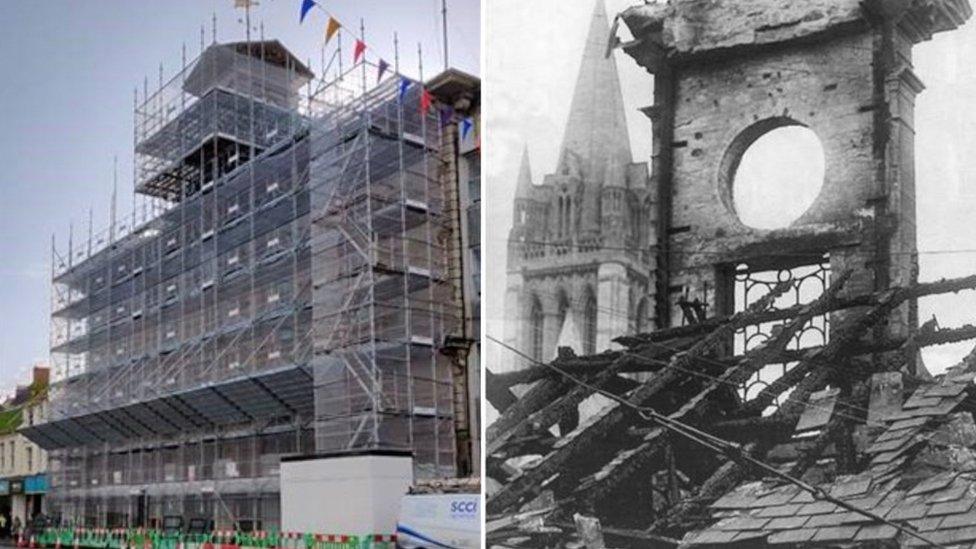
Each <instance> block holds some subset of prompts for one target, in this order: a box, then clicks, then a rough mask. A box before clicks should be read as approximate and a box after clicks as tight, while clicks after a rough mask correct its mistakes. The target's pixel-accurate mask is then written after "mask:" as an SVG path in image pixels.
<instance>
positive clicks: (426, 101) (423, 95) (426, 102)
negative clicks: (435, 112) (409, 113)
mask: <svg viewBox="0 0 976 549" xmlns="http://www.w3.org/2000/svg"><path fill="white" fill-rule="evenodd" d="M433 102H434V97H433V96H432V95H430V92H429V91H427V88H424V89H423V90H422V91H421V92H420V112H422V113H423V114H424V116H427V113H428V112H429V111H430V105H431V103H433Z"/></svg>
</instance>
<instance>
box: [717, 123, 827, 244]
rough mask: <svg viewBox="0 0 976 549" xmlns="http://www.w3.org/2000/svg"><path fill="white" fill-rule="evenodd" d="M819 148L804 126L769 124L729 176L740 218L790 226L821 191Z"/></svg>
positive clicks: (760, 225)
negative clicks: (770, 126)
mask: <svg viewBox="0 0 976 549" xmlns="http://www.w3.org/2000/svg"><path fill="white" fill-rule="evenodd" d="M823 180H824V150H823V145H821V143H820V138H818V137H817V134H815V133H813V131H812V130H810V129H809V128H807V127H805V126H798V125H790V126H780V127H777V128H774V129H772V130H770V131H768V132H766V133H764V134H762V135H761V136H759V138H757V139H756V140H755V141H753V142H752V144H750V145H749V147H748V148H747V149H746V150H745V152H743V153H742V156H741V157H740V158H739V162H738V165H737V166H736V168H735V174H734V175H733V177H732V201H733V204H734V206H735V211H736V214H738V216H739V220H740V221H742V222H743V223H745V224H746V225H748V226H750V227H753V228H756V229H780V228H783V227H787V226H789V225H790V224H791V223H792V222H794V221H796V219H797V218H799V217H800V216H801V215H803V213H804V212H806V211H807V210H808V209H809V208H810V206H811V205H813V202H814V200H816V199H817V196H818V195H819V194H820V188H821V187H822V186H823Z"/></svg>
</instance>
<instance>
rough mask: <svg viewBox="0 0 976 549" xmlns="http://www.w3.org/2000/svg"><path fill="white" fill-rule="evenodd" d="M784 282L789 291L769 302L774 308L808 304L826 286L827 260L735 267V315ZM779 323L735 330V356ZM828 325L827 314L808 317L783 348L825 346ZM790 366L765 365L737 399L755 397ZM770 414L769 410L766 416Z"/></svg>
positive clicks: (759, 342) (765, 337)
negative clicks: (780, 266) (766, 268)
mask: <svg viewBox="0 0 976 549" xmlns="http://www.w3.org/2000/svg"><path fill="white" fill-rule="evenodd" d="M787 280H789V281H790V282H791V288H790V290H789V291H787V292H786V293H784V294H783V295H782V296H780V297H779V298H778V299H777V300H776V301H775V302H774V303H773V308H774V309H785V308H788V307H791V306H793V305H798V304H802V303H809V302H811V301H813V300H815V299H816V298H817V297H819V296H820V294H822V293H823V292H824V290H826V288H827V287H828V286H829V285H830V260H829V259H828V258H827V257H824V259H823V260H822V261H821V262H820V263H816V264H812V265H801V266H797V267H792V268H783V269H779V270H770V271H751V270H750V269H749V267H748V266H747V265H740V266H738V267H737V268H736V273H735V310H736V312H738V311H742V310H744V309H745V308H746V307H748V306H749V305H751V304H752V303H754V302H755V301H756V300H758V299H759V298H761V297H762V296H763V295H766V294H767V293H769V291H770V290H772V289H773V287H774V286H776V284H778V283H779V282H781V281H787ZM782 324H783V321H778V322H767V323H764V324H759V325H752V326H747V327H745V328H742V329H739V330H738V331H736V333H735V340H734V349H733V350H734V352H735V354H736V355H742V354H743V353H745V352H746V351H749V350H751V349H754V348H756V347H758V346H759V345H762V344H763V343H764V342H765V341H766V340H768V339H769V338H770V337H771V336H772V335H773V334H774V333H775V331H776V330H777V328H778V326H780V325H782ZM829 324H830V323H829V317H828V316H827V315H819V316H816V317H814V318H812V319H811V320H810V322H808V323H807V324H806V325H805V326H804V327H803V328H802V329H801V330H799V331H798V332H797V334H796V335H795V336H794V337H793V339H791V340H790V342H789V344H788V345H787V349H792V350H799V349H805V348H809V347H815V346H821V345H824V344H826V343H827V341H828V339H829V328H830V326H829ZM794 365H796V362H784V363H773V364H767V365H766V366H765V367H763V368H762V369H761V370H760V371H759V372H757V373H756V374H755V375H753V376H752V378H750V379H749V381H747V382H746V383H745V384H744V385H743V386H742V387H741V388H740V391H739V394H740V396H742V398H744V399H745V400H749V399H750V398H753V397H755V396H756V395H758V394H759V392H760V391H762V389H764V388H765V387H768V386H769V384H770V383H772V382H773V381H775V380H777V379H779V378H780V377H782V376H783V375H784V374H786V372H788V371H789V370H790V368H792V367H793V366H794ZM788 398H789V393H785V394H783V395H781V396H780V397H779V398H778V399H777V401H776V404H775V406H774V407H773V408H775V407H778V406H780V405H781V404H782V403H783V402H784V401H785V400H786V399H788ZM772 411H773V409H772V408H771V409H770V410H767V413H769V412H772Z"/></svg>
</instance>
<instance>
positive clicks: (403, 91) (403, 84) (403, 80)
mask: <svg viewBox="0 0 976 549" xmlns="http://www.w3.org/2000/svg"><path fill="white" fill-rule="evenodd" d="M409 89H410V80H408V79H407V77H406V76H401V77H400V95H399V96H398V97H397V99H398V100H399V101H400V102H401V103H402V102H403V98H404V97H405V96H406V95H407V90H409Z"/></svg>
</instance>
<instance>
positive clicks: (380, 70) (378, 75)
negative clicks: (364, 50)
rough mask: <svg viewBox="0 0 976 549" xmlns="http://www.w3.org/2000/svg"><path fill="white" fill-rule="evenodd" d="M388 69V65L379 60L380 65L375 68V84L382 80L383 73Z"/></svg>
mask: <svg viewBox="0 0 976 549" xmlns="http://www.w3.org/2000/svg"><path fill="white" fill-rule="evenodd" d="M388 68H390V64H389V63H387V62H386V61H384V60H382V59H380V64H379V65H377V67H376V82H377V83H379V81H380V80H383V73H384V72H386V69H388Z"/></svg>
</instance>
